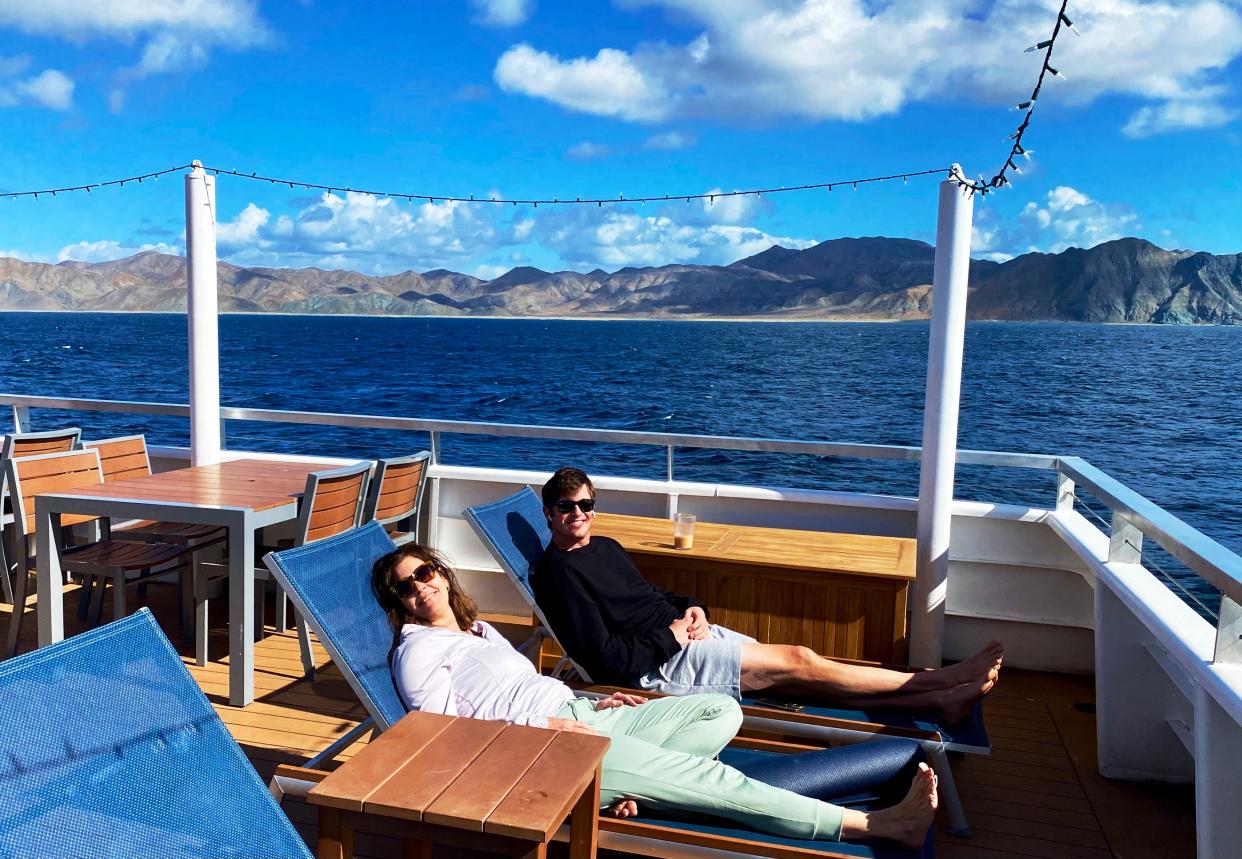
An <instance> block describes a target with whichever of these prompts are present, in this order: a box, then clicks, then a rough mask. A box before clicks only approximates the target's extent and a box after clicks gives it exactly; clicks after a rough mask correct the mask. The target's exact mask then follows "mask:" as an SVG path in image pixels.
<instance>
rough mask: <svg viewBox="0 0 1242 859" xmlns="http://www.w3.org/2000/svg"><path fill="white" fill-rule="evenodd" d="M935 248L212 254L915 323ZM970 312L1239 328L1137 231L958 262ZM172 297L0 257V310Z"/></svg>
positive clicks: (573, 310) (1241, 278) (421, 279)
mask: <svg viewBox="0 0 1242 859" xmlns="http://www.w3.org/2000/svg"><path fill="white" fill-rule="evenodd" d="M934 259H935V249H934V248H933V247H932V246H931V245H928V244H926V243H924V242H919V241H914V240H911V239H892V238H845V239H833V240H830V241H826V242H822V243H820V244H817V245H815V246H813V247H810V248H807V249H805V250H790V249H788V248H783V247H780V246H773V247H771V248H769V249H768V250H766V251H763V252H762V253H759V254H756V255H754V256H751V257H747V258H746V259H743V260H739V261H738V262H735V263H733V264H731V265H723V266H718V265H665V266H659V267H648V268H623V269H620V270H619V271H615V272H612V273H609V272H605V271H602V270H600V269H596V270H595V271H591V272H587V273H585V274H583V273H579V272H574V271H558V272H547V271H542V270H540V269H537V268H530V267H526V266H522V267H519V268H514V269H512V270H510V271H508V272H506V273H505V274H503V275H501V276H500V277H497V278H494V279H492V280H482V279H480V278H477V277H472V276H470V275H466V274H459V273H457V272H452V271H447V270H445V269H435V270H433V271H427V272H422V273H421V274H420V273H418V272H414V271H407V272H403V273H401V274H395V275H387V276H382V277H376V276H368V275H363V274H358V273H356V272H351V271H325V270H323V269H318V268H300V269H287V268H282V269H276V268H245V267H241V266H236V265H233V264H231V263H227V262H221V263H220V264H219V296H220V309H221V310H222V311H225V312H248V313H265V312H278V313H330V314H331V313H335V314H346V313H350V314H367V315H405V316H408V315H437V316H574V317H604V318H607V317H641V318H705V317H727V318H749V319H873V320H880V319H923V318H926V317H927V316H928V312H929V310H930V295H931V282H932V269H933V265H934ZM970 290H971V294H970V300H969V304H968V313H969V316H970V318H972V319H994V320H1064V321H1081V322H1158V323H1178V324H1188V323H1210V324H1242V254H1235V255H1212V254H1208V253H1201V252H1200V253H1196V252H1192V251H1182V250H1172V251H1167V250H1163V249H1161V248H1159V247H1156V246H1155V245H1153V244H1151V243H1150V242H1147V241H1144V240H1142V239H1134V238H1126V239H1118V240H1116V241H1111V242H1105V243H1104V244H1101V245H1098V246H1096V247H1094V248H1091V249H1089V250H1082V249H1079V248H1071V249H1069V250H1066V251H1062V252H1061V253H1058V254H1043V253H1028V254H1023V255H1022V256H1019V257H1015V258H1014V259H1011V260H1009V261H1007V262H1001V263H998V262H992V261H990V260H973V261H972V263H971V271H970ZM185 306H186V289H185V260H184V258H182V257H176V256H168V255H165V254H159V253H154V252H146V253H140V254H138V255H137V256H132V257H129V258H127V259H122V260H117V261H114V262H105V263H84V262H62V263H59V264H57V265H51V264H46V263H36V262H23V261H21V260H17V259H12V258H0V310H78V311H100V310H107V311H167V312H183V311H184V310H185Z"/></svg>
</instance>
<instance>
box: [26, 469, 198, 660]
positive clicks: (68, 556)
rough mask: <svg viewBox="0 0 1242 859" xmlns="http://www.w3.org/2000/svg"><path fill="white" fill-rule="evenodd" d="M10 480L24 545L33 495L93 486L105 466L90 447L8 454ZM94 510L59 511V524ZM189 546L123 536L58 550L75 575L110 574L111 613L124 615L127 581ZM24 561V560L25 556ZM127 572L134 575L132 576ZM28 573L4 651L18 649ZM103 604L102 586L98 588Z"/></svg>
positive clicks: (176, 556) (29, 532)
mask: <svg viewBox="0 0 1242 859" xmlns="http://www.w3.org/2000/svg"><path fill="white" fill-rule="evenodd" d="M5 467H6V471H7V473H8V483H9V487H10V490H11V492H12V495H13V507H14V511H13V512H14V526H15V530H16V533H17V537H18V540H19V545H20V546H22V547H23V557H25V546H26V544H27V542H28V540H29V538H30V537H32V536H33V535H34V532H35V504H36V501H35V496H37V495H39V494H40V493H45V492H63V491H65V490H67V489H76V488H78V487H80V486H97V485H99V484H101V483H103V471H102V469H101V468H100V465H99V453H98V452H97V451H94V450H73V451H66V452H63V453H45V454H40V455H38V456H27V457H22V458H19V459H10V460H9V461H8V462H7V463H6V464H5ZM98 518H99V517H97V516H79V515H66V516H61V517H60V524H61V526H62V527H63V526H66V525H78V524H82V523H84V522H93V521H96V520H97V519H98ZM187 551H188V550H187V549H186V548H185V547H184V546H170V545H168V544H165V543H138V542H131V541H126V540H111V539H105V540H99V541H96V542H94V543H88V544H86V545H82V546H69V547H65V548H62V549H61V550H60V559H61V566H62V567H63V568H64V570H65V572H67V573H69V574H71V575H76V576H100V577H105V578H107V579H110V580H112V584H113V588H112V605H113V614H114V615H115V616H116V617H117V618H120V617H124V615H125V586H126V585H130V584H138V583H140V582H142V581H145V580H146V579H149V578H151V577H152V576H153V575H160V574H163V573H165V572H168V570H167V569H164V570H160V571H159V572H158V573H156V572H153V571H154V570H155V569H156V568H158V567H166V566H167V565H168V564H170V563H173V562H177V561H180V560H181V558H182V556H183V555H184V554H185V553H186V552H187ZM23 563H24V562H23ZM131 573H137V574H138V575H137V577H136V578H133V579H130V578H129V575H130V574H131ZM28 579H29V576H28V575H20V576H18V577H17V582H16V584H17V587H16V593H15V594H14V604H13V615H12V618H11V619H10V620H9V640H8V655H9V656H13V655H14V654H16V653H17V641H18V636H19V635H20V633H21V624H22V617H23V616H24V615H25V611H24V607H25V604H26V583H27V581H28ZM39 598H40V599H60V598H61V597H60V593H59V592H57V593H51V594H39ZM99 599H100V608H101V609H102V600H103V591H102V590H100V597H99Z"/></svg>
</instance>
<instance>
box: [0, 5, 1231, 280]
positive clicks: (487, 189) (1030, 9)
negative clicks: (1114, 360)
mask: <svg viewBox="0 0 1242 859" xmlns="http://www.w3.org/2000/svg"><path fill="white" fill-rule="evenodd" d="M1058 7H1059V3H1057V2H1054V0H1027V2H1018V0H1000V2H995V3H985V2H975V0H890V2H880V0H869V2H863V0H766V2H765V1H764V0H614V2H596V0H575V2H572V3H564V2H561V3H553V2H551V0H460V2H456V0H437V2H430V0H428V2H380V0H376V2H367V3H345V2H329V0H305V2H276V0H215V2H208V0H95V2H80V0H40V2H38V3H32V2H30V0H0V34H2V36H3V38H0V127H2V129H3V133H0V189H2V190H4V191H19V190H29V189H37V188H44V187H49V186H60V185H72V184H79V183H87V182H95V181H101V180H107V179H115V178H122V177H125V176H130V175H135V174H138V173H143V172H147V171H151V170H159V169H163V168H165V167H169V166H173V165H177V164H184V163H186V162H188V161H189V160H191V159H195V158H197V159H201V160H202V161H203V162H204V163H206V164H208V165H215V166H220V167H227V168H234V169H238V170H243V171H246V172H251V171H254V172H257V173H259V174H261V175H272V176H279V177H288V178H292V179H298V180H304V181H310V182H319V183H324V184H331V185H350V186H354V187H375V188H380V189H385V190H392V191H395V192H401V193H411V194H443V195H458V194H459V195H468V194H475V195H476V196H479V197H486V196H488V195H489V194H499V195H503V196H506V197H509V196H513V197H526V196H559V197H574V196H579V195H581V196H597V195H598V196H612V195H616V194H618V193H624V194H626V195H627V196H635V195H648V194H650V195H657V194H666V193H667V194H672V195H676V194H694V193H703V192H708V191H711V190H714V189H725V190H731V189H742V188H752V187H765V186H779V185H793V184H801V183H807V182H827V181H834V180H846V179H853V178H858V177H866V176H873V175H878V174H886V173H893V172H900V171H906V170H922V169H927V168H937V167H942V166H946V165H948V164H949V163H952V162H954V161H957V162H960V163H961V164H962V165H963V167H964V168H965V169H966V170H967V171H968V172H969V173H971V174H972V175H973V174H979V173H986V174H987V175H989V176H990V175H991V174H992V173H993V172H994V171H995V170H996V168H997V167H998V166H999V162H1000V161H1001V160H1003V158H1004V155H1005V152H1006V150H1007V145H1006V143H1005V142H1004V139H1005V137H1006V135H1007V134H1008V133H1009V132H1010V131H1011V130H1012V129H1013V128H1014V126H1015V125H1016V123H1017V122H1018V120H1019V118H1020V117H1019V114H1018V113H1015V112H1013V111H1011V110H1010V109H1009V108H1010V107H1011V106H1012V105H1013V104H1016V103H1017V102H1019V101H1022V100H1024V99H1025V97H1026V96H1027V95H1028V94H1029V91H1030V87H1031V84H1032V83H1033V81H1034V77H1035V75H1036V74H1037V72H1038V70H1039V58H1038V55H1037V54H1029V53H1023V49H1024V48H1025V47H1027V46H1028V45H1031V44H1033V43H1035V42H1037V41H1039V40H1040V39H1042V38H1046V36H1047V34H1048V33H1049V31H1050V29H1051V26H1052V24H1053V22H1054V20H1055V14H1056V9H1057V8H1058ZM1069 12H1070V17H1071V18H1073V19H1074V22H1075V24H1077V25H1078V27H1079V29H1080V30H1081V31H1082V33H1083V35H1082V36H1081V37H1075V36H1073V35H1072V34H1067V35H1065V36H1064V37H1063V38H1062V40H1060V41H1059V42H1058V44H1057V55H1056V57H1055V59H1054V62H1053V65H1054V66H1056V67H1057V68H1059V69H1060V70H1061V71H1062V72H1063V73H1064V74H1065V75H1066V77H1067V80H1064V81H1062V80H1051V81H1050V82H1049V83H1048V84H1047V85H1046V87H1045V89H1044V92H1043V94H1042V96H1041V99H1040V102H1039V110H1038V112H1037V114H1036V116H1035V120H1034V122H1033V125H1032V129H1031V131H1030V132H1029V134H1028V137H1027V140H1026V142H1027V146H1028V147H1029V148H1031V149H1033V150H1034V152H1035V158H1034V160H1033V161H1032V162H1031V163H1030V165H1029V169H1027V170H1026V171H1025V172H1024V174H1023V175H1022V176H1018V177H1015V185H1016V187H1015V188H1014V189H1012V190H1006V191H1004V192H1001V193H997V194H994V195H992V196H990V197H988V198H987V199H986V200H983V201H981V202H979V203H978V204H977V206H976V218H975V225H976V235H975V243H974V252H975V254H976V255H977V256H989V257H993V258H998V259H1001V258H1005V257H1007V256H1010V255H1014V254H1018V253H1024V252H1026V251H1029V250H1041V251H1056V250H1061V249H1063V248H1065V247H1068V246H1091V245H1094V244H1097V243H1099V242H1101V241H1105V240H1108V239H1111V238H1115V237H1118V236H1121V235H1138V236H1142V237H1144V238H1147V239H1150V240H1151V241H1153V242H1155V243H1156V244H1159V245H1161V246H1163V247H1167V248H1192V249H1195V250H1207V251H1211V252H1214V253H1236V252H1239V251H1242V235H1239V230H1238V225H1239V221H1240V219H1242V215H1240V214H1239V213H1242V189H1240V187H1239V179H1238V178H1237V175H1238V173H1237V168H1236V162H1237V161H1238V157H1239V155H1240V154H1242V147H1240V146H1239V140H1240V134H1239V132H1240V129H1242V125H1240V124H1239V119H1238V116H1239V110H1238V105H1239V77H1240V74H1239V68H1240V64H1239V62H1238V60H1237V58H1238V56H1239V54H1242V3H1240V2H1239V0H1195V2H1175V0H1162V2H1157V0H1073V1H1072V2H1071V3H1070V8H1069ZM935 186H936V180H935V179H932V178H923V179H914V180H911V181H910V183H909V184H908V185H904V184H902V183H900V182H895V183H889V184H886V185H882V186H866V187H863V188H860V189H858V190H857V191H853V190H848V189H838V190H836V191H834V192H832V193H831V194H829V193H827V192H824V191H812V192H805V193H790V194H776V195H768V196H764V197H762V198H754V197H748V198H744V199H740V200H733V201H717V202H716V203H715V204H714V205H705V204H702V203H699V202H694V203H691V204H689V205H687V204H686V203H683V202H677V203H670V204H648V205H645V206H637V205H631V204H626V205H618V206H611V207H603V208H595V207H580V208H578V207H575V208H559V209H558V208H549V207H546V206H545V207H540V208H539V209H538V210H534V209H531V208H530V207H510V206H505V207H497V206H486V205H475V206H471V205H453V204H446V203H443V202H437V203H434V204H426V203H422V204H410V203H408V202H404V201H396V200H393V199H383V200H377V199H373V198H369V197H364V196H362V195H348V194H315V193H311V192H308V191H305V190H292V189H289V188H287V187H283V186H273V185H269V184H265V183H257V182H253V181H248V180H243V179H238V178H233V177H227V176H222V177H220V178H219V180H218V200H219V213H218V214H219V222H220V223H219V238H220V254H221V257H222V258H224V259H228V260H232V261H235V262H238V263H241V264H254V265H271V266H304V265H319V266H322V267H325V268H350V269H355V270H358V271H364V272H368V273H390V272H397V271H403V270H406V269H415V270H427V269H432V268H438V267H445V268H451V269H454V270H458V271H465V272H469V273H472V274H479V275H481V276H494V275H496V274H499V273H500V272H502V271H504V270H507V269H508V268H511V267H513V266H515V265H536V266H539V267H541V268H545V269H563V268H574V269H579V270H589V269H592V268H595V267H597V266H599V267H603V268H605V269H607V270H613V269H616V268H620V267H622V266H625V265H659V264H664V263H669V262H687V263H728V262H732V261H733V260H736V259H738V258H741V257H744V256H747V255H749V254H752V253H755V252H758V251H759V250H762V249H764V248H766V247H767V246H768V245H770V244H772V243H781V244H784V245H786V246H791V247H804V246H808V245H810V244H812V243H814V242H816V241H822V240H824V239H829V238H836V237H839V236H860V235H887V236H906V237H911V238H917V239H923V240H930V239H931V237H932V235H933V232H934V226H935V225H934V220H935V199H936V192H935ZM183 212H184V203H183V197H182V182H181V180H180V178H179V177H178V176H175V175H174V176H167V177H164V178H163V179H161V180H159V181H158V182H146V183H143V185H141V186H130V185H127V186H126V187H125V188H124V189H112V190H101V191H96V192H93V193H91V194H90V195H89V196H88V195H87V194H84V193H77V194H62V195H59V196H58V197H56V198H55V199H49V198H46V197H40V198H39V199H38V200H33V199H30V198H23V199H19V200H11V199H8V200H0V255H4V256H16V257H20V258H23V259H34V260H44V261H52V262H56V261H60V260H64V259H84V260H90V261H98V260H104V259H115V258H120V257H123V256H127V255H129V254H132V253H135V252H137V251H139V250H142V249H150V248H154V249H157V250H162V251H166V252H172V253H180V252H181V251H182V249H183V246H184V222H183Z"/></svg>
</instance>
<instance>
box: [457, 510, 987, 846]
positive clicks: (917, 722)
mask: <svg viewBox="0 0 1242 859" xmlns="http://www.w3.org/2000/svg"><path fill="white" fill-rule="evenodd" d="M464 515H465V517H466V521H467V522H469V523H470V526H471V527H472V528H473V529H474V531H475V533H476V534H477V535H478V537H479V539H480V540H481V541H482V542H483V545H485V546H487V548H488V549H489V550H490V551H491V553H492V555H493V556H494V557H495V558H496V560H497V562H499V564H500V566H501V568H502V569H503V570H504V571H505V574H506V575H508V576H509V579H510V580H511V581H512V582H513V584H514V585H515V586H516V588H517V591H518V593H519V594H521V595H522V597H523V598H524V599H525V600H526V604H527V605H528V606H529V607H530V610H531V612H532V613H533V614H534V615H535V617H536V618H537V619H538V621H539V623H540V626H541V627H542V630H541V632H542V634H544V635H547V636H549V637H551V638H552V640H553V641H556V633H555V632H553V630H552V627H551V626H550V625H549V624H548V621H547V618H546V617H545V616H544V614H543V612H542V611H541V610H540V609H539V606H538V604H537V603H536V602H535V594H534V591H533V590H532V589H531V586H530V572H531V570H532V569H533V568H534V566H535V565H536V564H537V563H538V562H539V559H540V558H541V557H542V556H543V552H544V549H545V548H546V547H547V545H548V542H549V541H550V540H551V539H552V534H551V532H550V531H549V530H548V524H547V521H546V519H545V518H544V515H543V502H542V501H541V500H540V498H539V496H538V495H537V494H536V493H535V492H534V490H532V489H531V488H530V487H529V486H526V487H523V488H522V489H520V490H519V491H518V492H516V493H514V494H513V495H510V496H508V497H506V498H502V499H500V500H499V501H493V502H492V503H491V504H484V505H480V506H478V507H468V508H466V510H465V511H464ZM556 643H557V646H560V642H559V641H556ZM561 652H562V653H567V652H568V651H566V650H565V648H564V647H561ZM566 659H567V660H568V657H566ZM571 664H572V665H573V667H574V670H576V671H577V672H578V674H579V676H581V677H582V679H583V680H585V681H586V682H588V683H590V682H591V678H590V676H589V675H588V674H587V673H586V672H585V671H584V670H583V669H582V668H581V667H580V666H579V665H577V663H572V661H571ZM586 691H588V692H589V691H590V690H586ZM742 704H743V705H744V709H743V712H744V713H745V716H746V718H745V722H744V726H745V727H747V728H753V729H762V730H769V731H777V732H779V733H784V734H787V735H790V736H800V737H807V738H811V739H816V740H821V741H831V742H845V743H857V742H860V741H863V740H868V739H874V738H875V737H876V734H877V733H883V732H885V731H888V732H893V731H896V732H900V733H903V734H905V735H906V736H909V737H911V738H914V739H917V740H919V742H921V743H922V744H923V750H924V752H925V753H926V754H927V756H928V759H929V761H930V763H931V765H932V766H933V767H934V768H935V770H936V774H937V776H938V777H939V778H940V789H941V797H942V799H943V800H944V805H945V811H946V812H947V814H948V816H949V823H950V828H951V830H952V831H953V832H954V834H957V835H966V834H968V833H969V832H970V828H969V826H968V825H967V823H966V817H965V814H964V813H963V811H962V805H961V800H960V799H959V797H958V795H957V788H956V786H955V784H954V782H953V774H952V772H951V771H950V769H949V761H948V757H947V754H946V752H948V751H961V752H973V753H982V754H987V753H989V752H990V751H991V747H990V745H989V743H988V739H987V733H986V732H985V731H984V727H983V708H982V704H981V703H980V704H976V705H975V707H974V709H973V710H972V712H971V715H970V717H969V718H968V719H967V720H966V721H965V722H964V723H963V724H961V725H956V726H953V727H952V728H946V727H944V726H942V725H938V724H936V723H935V722H934V720H931V719H926V718H919V717H918V714H910V713H900V712H898V713H895V712H893V711H891V710H847V709H836V708H831V707H812V706H807V707H806V708H805V709H804V710H802V711H801V712H799V713H797V714H796V715H794V716H787V715H785V714H784V713H783V712H782V711H780V710H774V709H771V708H764V707H757V706H754V705H753V701H750V700H748V699H743V701H742ZM851 723H858V724H856V725H855V724H851Z"/></svg>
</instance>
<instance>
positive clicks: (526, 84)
mask: <svg viewBox="0 0 1242 859" xmlns="http://www.w3.org/2000/svg"><path fill="white" fill-rule="evenodd" d="M629 4H630V5H635V6H637V5H649V6H661V7H664V8H666V9H668V10H670V11H672V12H674V13H676V14H678V15H679V16H680V17H682V18H684V19H687V20H689V21H691V22H693V23H695V24H697V25H698V26H699V27H701V32H700V33H699V34H698V35H696V36H695V37H694V38H693V39H691V40H690V41H689V42H687V43H685V44H669V43H666V42H643V43H640V44H638V45H636V46H634V47H633V48H632V49H631V50H629V51H623V50H618V49H615V48H606V49H604V50H601V51H600V52H599V53H598V54H597V55H596V56H595V57H593V58H592V57H576V58H569V59H565V60H562V59H560V58H558V57H556V56H553V55H551V54H548V53H545V52H543V51H539V50H537V49H536V48H534V47H532V46H530V45H526V44H521V45H516V46H514V47H512V48H510V49H509V50H508V51H507V52H506V53H505V54H504V55H503V56H501V58H500V60H499V61H498V62H497V64H496V69H495V76H496V80H497V82H498V83H500V84H501V86H502V87H503V88H504V89H506V90H507V91H510V92H521V93H524V94H526V95H530V96H535V97H538V98H543V99H547V100H548V101H551V102H554V103H556V104H559V105H561V106H563V107H566V108H569V109H571V110H576V111H581V112H585V113H595V114H601V115H605V116H616V117H619V118H621V119H627V120H635V121H651V120H657V119H664V118H667V117H671V116H685V117H698V116H703V115H710V116H715V117H724V118H742V119H744V120H747V121H749V120H752V119H754V118H757V117H779V116H794V117H803V118H806V119H810V120H823V119H840V120H866V119H869V118H872V117H876V116H882V115H888V114H892V113H895V112H897V111H899V110H900V109H901V108H902V107H903V106H904V105H905V104H907V103H908V102H910V101H917V100H927V101H933V100H943V99H945V98H946V97H950V98H954V99H957V98H961V97H962V96H963V94H966V95H968V97H972V98H975V99H977V100H979V101H982V102H983V103H987V104H1007V103H1013V102H1016V101H1018V100H1020V99H1021V98H1022V97H1023V96H1024V95H1025V94H1026V93H1028V92H1029V86H1030V82H1031V78H1032V75H1033V73H1034V71H1035V70H1036V69H1037V68H1038V66H1037V65H1036V66H1034V67H1033V66H1032V63H1034V62H1036V61H1035V60H1032V61H1031V62H1023V61H1022V60H1023V54H1022V52H1021V51H1022V48H1024V47H1026V46H1028V45H1031V44H1034V43H1035V42H1038V41H1040V40H1042V39H1044V38H1046V37H1047V35H1048V33H1049V31H1050V28H1051V26H1052V24H1053V22H1054V21H1055V15H1056V10H1057V9H1058V8H1059V4H1058V3H1056V2H1055V0H1039V2H1034V3H1032V2H1030V0H997V2H995V3H992V4H991V5H989V6H986V7H984V6H983V4H980V3H978V2H973V0H921V2H886V3H875V2H868V0H787V2H784V3H779V4H776V3H760V2H756V0H714V2H708V0H629ZM1073 17H1074V20H1075V23H1076V24H1077V25H1078V26H1079V27H1080V28H1081V29H1082V30H1083V32H1084V33H1085V34H1086V35H1085V36H1084V37H1083V38H1081V39H1079V38H1076V37H1075V36H1073V34H1068V33H1067V34H1066V35H1065V36H1064V38H1063V39H1062V40H1061V41H1058V43H1057V55H1056V60H1057V62H1056V65H1057V67H1058V68H1060V69H1062V70H1063V71H1065V72H1066V74H1067V75H1069V76H1070V78H1071V80H1072V85H1069V86H1066V85H1064V84H1063V82H1061V81H1058V80H1055V79H1049V81H1048V82H1047V85H1046V87H1045V89H1044V91H1043V97H1044V98H1056V99H1061V100H1064V101H1067V102H1077V103H1087V102H1090V101H1092V100H1094V99H1096V98H1098V97H1100V96H1102V95H1105V94H1121V95H1126V96H1131V97H1137V98H1140V99H1144V100H1147V101H1150V102H1153V104H1151V105H1147V106H1145V107H1144V108H1140V109H1139V110H1140V114H1137V115H1136V116H1135V117H1134V118H1133V119H1132V120H1131V126H1132V127H1131V128H1130V131H1131V133H1134V132H1139V133H1155V132H1157V131H1164V130H1171V129H1173V128H1179V127H1207V126H1209V125H1211V124H1220V123H1221V122H1224V121H1227V117H1228V116H1229V115H1230V111H1229V110H1228V109H1227V108H1225V107H1224V106H1223V105H1222V104H1221V99H1223V98H1225V97H1226V96H1227V95H1228V91H1227V90H1226V89H1225V88H1224V87H1223V86H1221V85H1220V84H1219V83H1217V82H1216V79H1217V78H1221V77H1223V74H1224V71H1223V70H1224V69H1225V67H1226V66H1228V65H1229V64H1230V62H1232V61H1233V60H1234V59H1235V58H1237V57H1238V56H1239V54H1242V9H1239V8H1238V6H1237V3H1236V2H1235V0H1185V2H1175V0H1076V2H1075V4H1074V7H1073ZM1148 108H1150V110H1149V112H1148V113H1146V114H1144V113H1142V111H1143V110H1145V109H1148Z"/></svg>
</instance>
